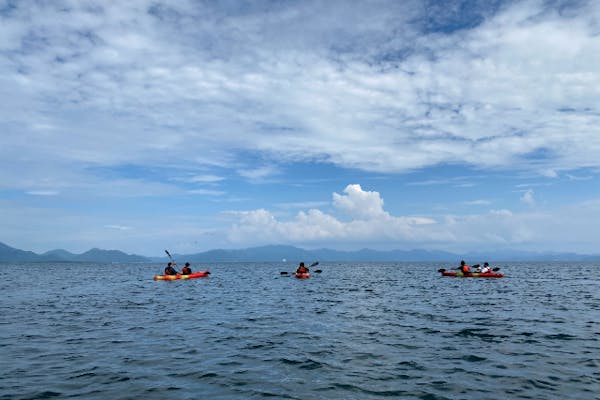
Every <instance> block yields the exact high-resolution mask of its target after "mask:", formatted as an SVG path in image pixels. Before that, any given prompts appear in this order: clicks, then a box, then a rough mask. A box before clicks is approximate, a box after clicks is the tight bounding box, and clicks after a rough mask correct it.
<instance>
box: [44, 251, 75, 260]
mask: <svg viewBox="0 0 600 400" xmlns="http://www.w3.org/2000/svg"><path fill="white" fill-rule="evenodd" d="M40 257H41V258H43V259H44V260H47V261H73V260H74V259H75V258H76V257H77V255H76V254H73V253H71V252H68V251H67V250H63V249H56V250H50V251H47V252H45V253H42V254H40Z"/></svg>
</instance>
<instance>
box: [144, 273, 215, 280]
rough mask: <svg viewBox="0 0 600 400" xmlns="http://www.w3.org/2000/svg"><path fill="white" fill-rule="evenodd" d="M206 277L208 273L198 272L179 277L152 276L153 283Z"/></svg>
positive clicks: (178, 275) (179, 275)
mask: <svg viewBox="0 0 600 400" xmlns="http://www.w3.org/2000/svg"><path fill="white" fill-rule="evenodd" d="M208 275H210V271H198V272H193V273H191V274H189V275H181V274H177V275H155V276H154V280H155V281H175V280H178V279H194V278H206V277H207V276H208Z"/></svg>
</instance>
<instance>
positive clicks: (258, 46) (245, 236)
mask: <svg viewBox="0 0 600 400" xmlns="http://www.w3.org/2000/svg"><path fill="white" fill-rule="evenodd" d="M0 161H1V162H2V168H0V242H4V243H6V244H8V245H10V246H13V247H17V248H21V249H26V250H32V251H36V252H44V251H48V250H52V249H56V248H62V249H66V250H69V251H72V252H77V253H80V252H83V251H86V250H88V249H90V248H92V247H99V248H104V249H120V250H123V251H126V252H128V253H136V254H143V255H149V256H152V255H162V254H163V251H164V249H169V250H171V251H174V252H178V253H197V252H202V251H206V250H210V249H216V248H247V247H253V246H261V245H268V244H285V245H294V246H298V247H303V248H307V249H311V248H323V247H328V248H334V249H339V250H353V249H361V248H372V249H380V250H386V249H405V250H408V249H417V248H422V249H439V250H446V251H454V252H468V251H474V250H477V251H492V250H498V249H519V250H530V251H557V252H558V251H561V252H562V251H568V252H578V253H598V252H600V250H599V249H600V228H599V225H600V2H597V1H589V2H588V1H500V0H490V1H427V0H421V1H409V0H407V1H395V0H392V1H379V0H378V1H370V0H369V1H352V2H348V1H335V0H333V1H281V0H278V1H214V2H212V1H209V2H204V1H191V0H189V1H186V0H182V1H177V2H172V1H171V2H161V1H145V0H129V1H86V0H81V1H79V0H77V1H75V0H74V1H61V0H56V1H28V0H23V1H12V0H0Z"/></svg>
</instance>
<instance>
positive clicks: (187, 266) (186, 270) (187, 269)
mask: <svg viewBox="0 0 600 400" xmlns="http://www.w3.org/2000/svg"><path fill="white" fill-rule="evenodd" d="M191 273H192V269H191V268H190V263H189V262H186V263H185V267H183V268H182V269H181V275H189V274H191Z"/></svg>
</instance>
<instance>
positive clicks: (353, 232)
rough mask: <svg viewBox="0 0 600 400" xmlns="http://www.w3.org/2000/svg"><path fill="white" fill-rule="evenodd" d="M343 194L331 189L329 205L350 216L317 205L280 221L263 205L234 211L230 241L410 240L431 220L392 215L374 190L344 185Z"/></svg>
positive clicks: (432, 221)
mask: <svg viewBox="0 0 600 400" xmlns="http://www.w3.org/2000/svg"><path fill="white" fill-rule="evenodd" d="M344 193H346V194H345V195H340V194H338V193H333V202H332V205H333V206H334V207H335V208H336V209H338V210H340V211H343V212H344V213H346V214H347V215H349V216H350V217H351V220H350V221H347V222H344V221H340V220H338V219H337V218H335V217H334V216H332V215H329V214H326V213H324V212H322V211H320V210H317V209H310V210H308V211H300V212H299V213H298V214H297V215H296V216H295V218H294V219H292V220H290V221H280V220H278V219H277V218H276V217H275V215H274V214H272V213H271V212H270V211H267V210H265V209H259V210H253V211H246V212H240V213H237V215H238V216H239V220H238V221H237V222H236V223H235V224H234V225H233V226H232V228H231V230H230V232H229V239H230V240H231V241H232V242H234V243H240V242H250V243H257V241H258V242H259V243H263V244H264V243H273V242H276V243H280V242H282V241H283V242H287V243H315V242H319V241H329V242H338V241H347V242H361V241H363V242H365V241H366V242H378V241H385V242H390V241H394V240H411V239H412V237H417V236H419V235H420V233H419V229H420V227H421V226H426V225H431V224H435V223H436V222H435V220H433V219H431V218H426V217H412V216H411V217H394V216H391V215H390V214H389V213H387V212H386V211H384V210H383V199H382V198H381V196H380V195H379V193H377V192H369V191H364V190H362V188H361V187H360V185H356V184H355V185H348V186H347V187H346V188H345V189H344Z"/></svg>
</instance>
